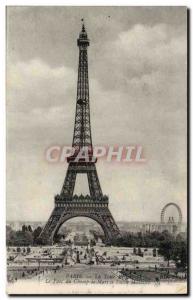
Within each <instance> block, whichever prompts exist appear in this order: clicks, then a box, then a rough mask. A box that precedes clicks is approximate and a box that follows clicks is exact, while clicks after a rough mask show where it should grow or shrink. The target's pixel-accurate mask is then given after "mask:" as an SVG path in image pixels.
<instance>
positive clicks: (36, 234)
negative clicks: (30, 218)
mask: <svg viewBox="0 0 193 300" xmlns="http://www.w3.org/2000/svg"><path fill="white" fill-rule="evenodd" d="M41 231H42V227H40V226H38V227H37V228H36V229H35V230H34V232H33V243H34V244H36V243H38V237H39V235H40V233H41Z"/></svg>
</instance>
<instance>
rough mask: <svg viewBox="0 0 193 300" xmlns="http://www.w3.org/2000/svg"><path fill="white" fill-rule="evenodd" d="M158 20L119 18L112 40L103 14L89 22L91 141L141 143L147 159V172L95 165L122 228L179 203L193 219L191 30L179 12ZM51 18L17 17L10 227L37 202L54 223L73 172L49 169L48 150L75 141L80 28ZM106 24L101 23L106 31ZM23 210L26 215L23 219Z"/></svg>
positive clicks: (58, 16) (10, 105)
mask: <svg viewBox="0 0 193 300" xmlns="http://www.w3.org/2000/svg"><path fill="white" fill-rule="evenodd" d="M124 9H125V8H124ZM107 10H108V8H106V9H105V11H107ZM72 11H73V10H72ZM132 11H133V10H132ZM150 11H151V13H150V15H151V18H150V19H149V18H148V16H149V11H148V10H146V11H145V12H144V11H143V13H139V11H138V10H137V13H136V16H137V15H138V17H136V18H137V19H135V16H133V17H132V22H130V20H128V16H127V14H124V13H123V11H122V13H120V15H119V17H116V13H115V12H116V11H115V12H114V13H113V10H112V15H111V19H112V21H111V22H112V24H110V23H109V24H108V26H106V27H105V28H106V31H105V30H104V28H102V25H101V24H99V23H100V22H99V21H98V14H99V12H100V10H99V12H97V13H96V12H95V13H93V12H92V14H94V16H95V17H94V18H91V17H90V18H89V19H88V22H89V24H90V23H92V22H93V23H92V26H90V32H91V33H90V34H89V37H90V35H91V41H92V42H91V47H89V76H90V105H91V125H92V136H93V142H94V144H99V145H100V144H105V145H108V144H110V145H114V144H124V145H125V144H141V145H142V146H143V147H144V148H145V152H146V155H147V156H146V157H147V160H148V162H147V163H146V164H145V165H144V166H143V167H139V168H137V167H135V166H130V167H128V168H127V167H121V166H118V165H116V166H114V165H108V164H107V165H106V164H105V165H103V163H100V161H99V162H98V163H97V168H98V172H99V178H100V181H101V185H102V188H103V190H104V192H105V193H106V194H109V196H110V208H111V209H112V212H113V215H114V217H115V219H124V220H132V221H133V220H136V218H137V219H138V220H139V219H141V220H142V219H143V218H145V219H146V220H151V219H152V220H153V219H154V220H155V221H156V219H157V216H159V211H160V209H161V208H162V207H163V206H164V205H165V204H166V203H167V202H171V201H174V202H177V203H179V204H180V206H182V208H183V215H184V216H185V215H186V52H187V49H186V30H185V25H184V23H185V22H179V20H177V18H176V14H177V13H176V12H175V13H174V14H172V13H171V14H170V13H168V11H167V14H166V15H164V16H163V14H160V18H159V13H157V14H158V15H157V18H155V17H154V14H153V11H152V10H150ZM51 12H52V13H53V14H51V13H50V12H49V10H45V11H44V10H40V11H38V12H37V11H36V13H35V12H34V11H33V12H32V11H30V10H26V9H25V10H24V11H23V12H22V10H21V11H19V10H17V13H14V12H13V13H12V15H11V17H9V22H10V23H9V26H8V27H9V32H10V35H8V39H9V45H10V47H8V64H7V132H8V133H7V140H8V142H7V153H8V162H7V166H8V174H7V181H8V192H7V195H8V196H7V198H8V207H9V208H10V209H9V210H8V217H10V218H12V219H16V218H18V216H19V218H20V219H22V218H25V217H26V219H27V218H31V217H32V216H31V212H30V211H29V207H30V203H31V201H32V202H33V207H34V211H35V214H34V217H36V219H37V220H38V219H41V218H43V219H46V218H47V217H48V216H49V213H50V212H51V209H52V207H53V195H54V194H56V193H58V192H59V191H60V189H61V186H62V184H63V180H64V176H65V170H66V168H67V165H65V166H63V165H48V164H47V163H46V162H45V160H44V151H45V149H46V148H47V147H48V146H50V145H52V144H65V145H69V144H70V143H71V141H72V134H73V126H74V124H73V122H74V114H75V100H76V82H77V61H76V60H77V59H78V49H77V48H75V47H76V46H75V42H76V41H75V39H76V37H77V33H78V32H79V27H78V28H77V25H75V24H74V25H73V26H74V27H73V26H72V27H73V28H71V27H70V31H69V30H68V29H69V26H70V25H69V24H71V22H72V21H71V19H69V18H68V14H67V13H66V14H65V18H64V14H63V13H60V12H59V11H58V10H57V9H56V10H55V9H54V10H51ZM87 12H89V10H88V11H87ZM23 13H24V15H23ZM78 14H80V12H79V13H78ZM132 14H133V13H131V11H130V15H132ZM28 15H29V17H30V18H29V20H28V18H27V17H26V16H28ZM72 15H73V12H71V14H70V13H69V16H70V17H71V16H72ZM170 15H171V18H172V17H174V18H173V19H175V20H176V21H175V22H174V23H175V24H173V23H172V22H173V19H172V20H170V19H169V17H168V16H170ZM184 15H185V14H184ZM73 16H74V17H75V15H73ZM120 16H121V17H120ZM166 17H167V18H166ZM103 18H104V16H103V15H101V14H100V20H101V22H102V20H103ZM164 18H165V22H161V21H160V20H162V21H163V19H164ZM181 18H182V16H181ZM182 19H183V20H185V17H183V18H182ZM58 20H59V21H58ZM66 20H67V21H66ZM92 20H93V21H92ZM136 20H137V21H136ZM140 20H141V23H139V22H140ZM180 20H181V19H180ZM166 21H167V22H166ZM14 22H15V23H14ZM61 22H63V23H61ZM60 23H61V27H60ZM176 23H178V24H177V25H176ZM41 24H42V26H41ZM14 25H15V26H16V27H14ZM22 28H25V30H24V32H23V35H22ZM37 28H40V30H37ZM49 29H50V30H49ZM14 30H15V31H14ZM47 32H48V34H47ZM57 32H58V34H57V35H56V33H57ZM29 33H30V34H29ZM29 36H30V38H29ZM64 37H65V39H64ZM10 40H11V41H10ZM64 40H65V43H64ZM18 41H19V42H18ZM53 41H54V44H53ZM11 45H12V46H11ZM34 45H35V46H34ZM72 45H73V46H72ZM33 46H34V47H33ZM12 49H15V50H12ZM30 49H31V50H30ZM46 49H48V51H47V50H46ZM53 49H54V51H53ZM20 50H21V51H20ZM12 54H14V55H12ZM68 57H69V59H68ZM63 59H64V61H63ZM18 170H20V172H19V173H20V174H19V176H15V174H16V173H17V171H18ZM15 195H17V197H15ZM13 198H14V200H13ZM15 198H16V199H15ZM15 203H17V207H22V209H21V210H19V209H18V211H17V213H16V209H14V206H15ZM153 206H155V207H154V209H152V207H153ZM123 207H124V212H123ZM144 212H145V213H144Z"/></svg>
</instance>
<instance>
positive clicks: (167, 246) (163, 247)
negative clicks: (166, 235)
mask: <svg viewBox="0 0 193 300" xmlns="http://www.w3.org/2000/svg"><path fill="white" fill-rule="evenodd" d="M173 250H174V244H173V242H172V241H171V240H165V241H162V242H161V243H160V246H159V250H158V252H159V254H160V255H162V256H163V257H164V258H165V260H167V262H168V267H169V264H170V259H171V258H172V253H173Z"/></svg>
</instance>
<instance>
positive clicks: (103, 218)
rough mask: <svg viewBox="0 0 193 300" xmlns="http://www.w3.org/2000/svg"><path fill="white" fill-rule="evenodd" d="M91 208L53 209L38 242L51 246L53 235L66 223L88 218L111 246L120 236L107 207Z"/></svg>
mask: <svg viewBox="0 0 193 300" xmlns="http://www.w3.org/2000/svg"><path fill="white" fill-rule="evenodd" d="M98 205H100V204H98ZM91 206H93V203H90V204H87V205H86V206H85V205H84V207H83V206H81V205H80V206H79V207H78V206H76V205H75V206H74V207H72V206H71V207H66V208H64V209H63V211H61V208H58V207H55V208H54V210H53V212H52V214H51V216H50V218H49V220H48V222H47V224H46V226H45V227H44V229H43V231H42V232H41V234H40V236H39V239H38V242H39V243H41V244H44V245H53V243H54V237H55V235H56V234H57V232H58V231H59V229H60V227H61V226H62V225H63V224H64V223H65V222H66V221H68V220H70V219H72V218H75V217H88V218H90V219H92V220H94V221H96V222H97V223H98V224H99V225H100V226H101V228H102V229H103V232H104V236H105V241H104V242H105V244H108V245H110V244H112V242H113V241H114V240H115V239H116V238H117V237H119V236H121V235H120V231H119V229H118V227H117V225H116V223H115V221H114V219H113V216H112V215H111V212H110V210H109V208H108V207H107V206H106V207H103V205H102V204H101V207H91Z"/></svg>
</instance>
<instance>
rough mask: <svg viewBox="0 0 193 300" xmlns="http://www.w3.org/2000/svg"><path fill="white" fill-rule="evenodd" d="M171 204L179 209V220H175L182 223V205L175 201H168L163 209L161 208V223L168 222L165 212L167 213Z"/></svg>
mask: <svg viewBox="0 0 193 300" xmlns="http://www.w3.org/2000/svg"><path fill="white" fill-rule="evenodd" d="M170 206H174V207H175V208H176V209H177V211H178V221H177V222H175V223H178V224H181V223H182V211H181V209H180V207H179V206H178V205H177V204H176V203H174V202H170V203H167V204H166V205H165V206H164V207H163V208H162V210H161V223H166V221H165V213H166V211H167V209H168V207H170Z"/></svg>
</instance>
